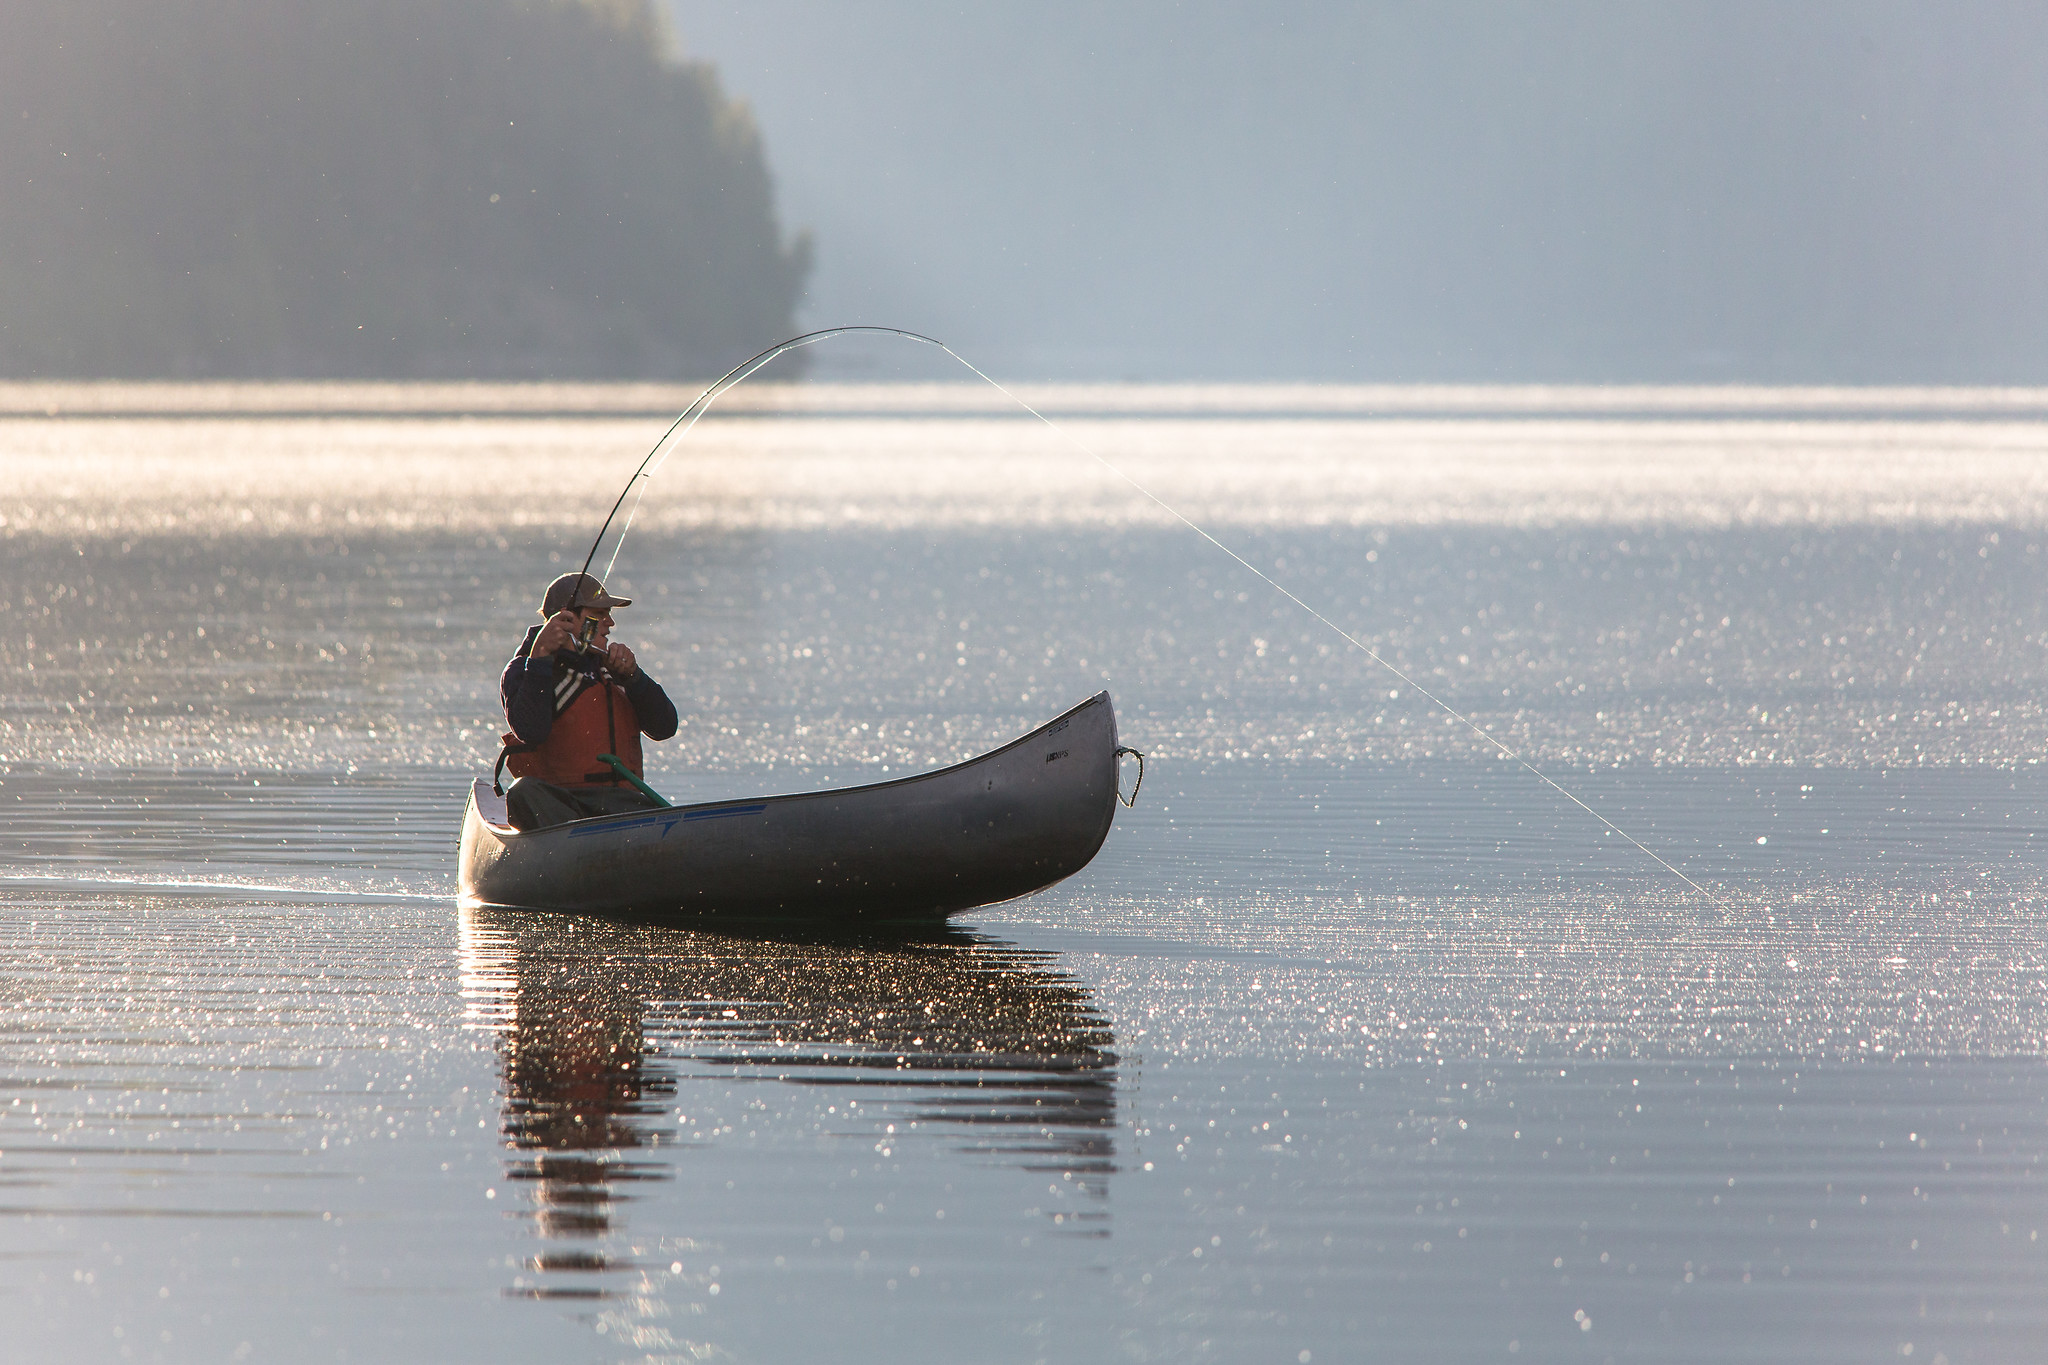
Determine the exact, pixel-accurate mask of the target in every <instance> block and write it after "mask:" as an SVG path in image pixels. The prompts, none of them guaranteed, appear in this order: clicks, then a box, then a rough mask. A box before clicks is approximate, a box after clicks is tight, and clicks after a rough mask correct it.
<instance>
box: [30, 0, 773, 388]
mask: <svg viewBox="0 0 2048 1365" xmlns="http://www.w3.org/2000/svg"><path fill="white" fill-rule="evenodd" d="M0 101H4V106H0V375H7V376H15V377H26V376H84V377H91V376H104V377H161V378H201V377H323V376H335V377H389V378H409V377H470V376H474V377H506V378H510V377H620V378H638V377H671V378H690V377H696V376H700V375H706V374H711V373H714V372H716V371H718V370H721V369H723V368H725V367H726V366H727V365H730V364H732V363H735V362H736V361H738V360H741V359H744V358H745V357H746V355H748V354H750V353H751V352H752V351H753V350H757V349H759V348H760V347H761V346H763V345H766V344H768V343H769V342H771V341H773V340H775V339H777V338H779V337H781V336H784V335H786V334H788V332H789V331H790V330H791V322H792V318H793V316H794V313H795V308H796V303H797V299H798V296H799V294H800V292H801V290H802V288H803V284H804V280H805V276H806V274H807V272H808V270H809V266H810V245H809V242H808V240H806V239H803V238H797V239H795V240H791V239H789V238H787V237H785V235H784V234H783V232H782V230H781V228H780V227H779V226H778V224H777V222H776V216H775V206H774V200H773V194H772V190H771V185H770V181H769V175H768V169H767V165H766V162H765V159H764V156H763V152H762V147H761V142H760V138H759V136H758V135H757V133H756V131H755V128H754V125H753V122H752V120H751V118H750V117H749V115H748V113H747V111H746V109H745V108H744V107H743V106H741V105H739V104H736V103H735V102H733V101H732V100H730V99H728V98H727V97H726V95H725V94H724V92H723V91H722V89H721V87H720V85H719V82H718V79H717V76H716V74H715V72H713V71H712V69H711V68H710V67H709V66H706V65H701V64H688V63H680V62H677V61H675V60H673V59H672V58H671V57H670V55H669V49H668V45H667V43H666V40H665V33H664V31H663V28H662V25H661V24H660V22H659V21H658V16H657V15H656V13H655V11H654V10H653V9H652V8H651V5H650V3H649V0H0Z"/></svg>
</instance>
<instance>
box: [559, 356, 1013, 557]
mask: <svg viewBox="0 0 2048 1365" xmlns="http://www.w3.org/2000/svg"><path fill="white" fill-rule="evenodd" d="M852 332H879V333H881V334H883V335H886V336H894V337H903V338H905V339H906V340H910V341H915V342H919V343H921V344H923V345H926V346H936V347H938V348H939V349H940V350H942V351H945V352H946V354H947V355H951V356H953V359H955V360H960V357H959V356H957V355H953V352H952V351H951V350H950V349H948V348H947V346H946V343H945V342H943V341H935V340H933V339H932V338H931V337H928V336H925V335H924V334H923V333H921V332H908V331H905V330H904V329H903V328H901V327H876V326H871V325H867V324H855V325H853V326H849V327H827V328H824V329H822V330H820V331H816V332H805V333H804V334H803V335H802V336H794V337H791V338H790V339H789V340H787V341H780V342H777V343H776V344H775V345H773V346H770V347H769V348H768V349H767V350H765V351H763V352H761V354H759V355H757V356H755V357H754V358H753V359H752V360H746V361H742V362H741V363H740V364H737V365H735V366H733V367H732V368H731V369H729V370H727V371H726V372H725V373H724V374H722V375H720V376H719V377H718V381H717V382H716V383H714V384H713V385H712V386H711V387H710V388H708V389H706V390H704V392H702V393H700V394H698V395H697V401H695V402H694V403H692V404H690V406H688V407H687V408H684V409H683V411H682V415H681V416H679V417H677V418H676V420H675V421H673V422H671V423H669V424H668V430H667V431H664V432H662V433H661V439H660V440H658V441H656V442H655V443H654V448H653V449H652V450H650V451H648V452H647V457H646V458H645V459H643V460H641V461H640V467H639V468H638V469H635V470H634V471H633V477H632V478H630V479H627V480H626V486H625V487H624V488H622V489H620V490H619V500H618V501H617V502H615V503H613V504H612V510H611V511H610V512H608V513H606V514H605V519H604V525H602V526H600V527H598V528H597V538H596V539H595V540H593V541H591V542H590V553H589V554H587V555H585V556H583V568H582V570H581V571H580V572H581V573H582V574H583V575H584V576H586V577H587V576H588V575H589V573H590V565H591V562H592V561H593V560H595V559H596V558H597V547H598V546H600V545H602V544H604V533H605V532H606V531H609V530H610V529H611V528H612V519H613V518H614V517H616V516H618V514H619V509H620V508H621V507H624V506H625V505H626V498H627V497H628V495H630V494H631V493H632V492H633V490H634V488H635V486H636V485H637V486H639V488H640V496H641V497H645V496H646V493H647V489H646V487H645V484H644V481H645V480H648V479H652V478H653V477H654V476H655V474H656V473H658V472H659V471H660V469H661V466H662V464H664V463H666V462H667V458H668V457H667V456H665V455H663V456H662V459H661V460H659V461H657V460H656V459H655V458H654V457H655V456H657V455H661V454H662V447H663V446H666V445H668V444H669V440H670V438H671V437H680V436H686V435H688V434H689V432H690V429H691V428H692V427H694V426H696V425H697V422H698V420H699V419H700V418H702V417H703V416H704V414H705V413H706V412H708V411H710V410H711V405H712V403H714V402H716V401H717V399H718V396H719V395H720V394H722V393H724V392H725V391H726V390H727V389H730V388H733V387H735V386H737V385H738V384H740V383H741V382H742V381H744V380H745V379H746V378H747V377H748V376H749V375H751V374H753V372H754V371H756V370H758V369H760V368H761V367H762V366H763V365H766V364H767V363H768V362H769V361H771V360H773V359H775V358H776V357H777V356H779V355H783V354H785V353H787V352H789V351H794V350H796V349H797V348H798V347H801V346H814V345H816V344H817V343H818V342H821V341H829V340H831V339H832V338H833V337H843V336H846V335H848V334H849V333H852ZM960 363H961V364H963V365H967V362H966V361H964V360H960ZM967 368H968V369H970V370H973V369H974V367H973V366H972V365H967ZM974 372H975V373H976V374H981V371H979V370H975V371H974ZM982 378H984V379H988V376H987V375H982ZM989 382H990V383H991V384H993V383H995V381H994V380H992V379H990V380H989ZM997 387H999V388H1000V387H1001V386H1000V385H998V386H997ZM650 466H651V468H650ZM639 511H640V498H638V497H636V498H634V499H633V510H632V511H631V512H628V513H627V514H626V524H625V525H624V526H622V527H620V528H619V538H618V540H616V541H614V542H613V544H612V557H611V558H610V559H609V560H607V561H606V562H605V566H604V576H605V577H606V578H610V577H611V573H612V568H613V567H614V566H615V565H616V564H617V563H618V562H619V549H620V547H621V546H623V545H624V544H625V543H626V533H627V532H628V531H631V530H632V529H633V518H634V517H635V516H636V515H637V514H638V513H639Z"/></svg>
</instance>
